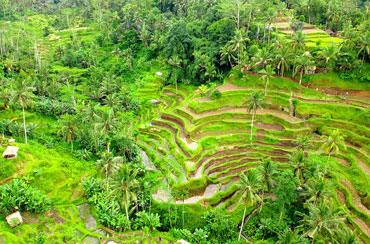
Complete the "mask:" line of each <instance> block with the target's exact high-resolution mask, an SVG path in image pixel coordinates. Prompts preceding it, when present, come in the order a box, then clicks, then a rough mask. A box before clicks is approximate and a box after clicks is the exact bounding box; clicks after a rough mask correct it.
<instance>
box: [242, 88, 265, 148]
mask: <svg viewBox="0 0 370 244" xmlns="http://www.w3.org/2000/svg"><path fill="white" fill-rule="evenodd" d="M245 103H246V104H247V106H248V113H250V112H251V111H252V122H251V139H250V140H251V142H252V136H253V122H254V116H255V115H256V112H257V109H259V108H262V106H263V104H264V95H263V93H262V92H261V91H253V92H252V96H251V97H250V98H249V99H248V100H247V101H246V102H245Z"/></svg>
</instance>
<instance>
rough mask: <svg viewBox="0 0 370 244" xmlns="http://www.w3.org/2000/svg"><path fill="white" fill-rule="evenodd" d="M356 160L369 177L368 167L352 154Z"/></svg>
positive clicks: (369, 170) (369, 169)
mask: <svg viewBox="0 0 370 244" xmlns="http://www.w3.org/2000/svg"><path fill="white" fill-rule="evenodd" d="M354 157H355V159H356V160H357V163H358V166H359V167H360V168H361V169H362V170H363V171H364V172H365V173H366V174H367V175H368V176H369V177H370V168H369V166H367V164H365V163H364V161H362V160H361V159H360V158H359V157H357V156H354Z"/></svg>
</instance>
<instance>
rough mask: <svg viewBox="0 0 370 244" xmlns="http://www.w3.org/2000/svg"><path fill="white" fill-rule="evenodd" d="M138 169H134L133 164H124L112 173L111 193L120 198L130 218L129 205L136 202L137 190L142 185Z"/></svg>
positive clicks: (127, 216)
mask: <svg viewBox="0 0 370 244" xmlns="http://www.w3.org/2000/svg"><path fill="white" fill-rule="evenodd" d="M137 174H138V171H137V169H133V168H132V166H131V164H128V163H126V164H123V165H121V166H120V167H119V169H118V170H117V172H116V173H114V174H113V175H112V179H111V184H110V189H111V193H110V195H111V196H113V197H115V198H118V199H119V201H120V204H121V207H122V208H124V209H125V213H126V218H127V220H129V207H130V204H131V202H136V199H137V194H136V190H137V189H138V188H139V187H140V184H139V181H138V180H137V179H136V176H137Z"/></svg>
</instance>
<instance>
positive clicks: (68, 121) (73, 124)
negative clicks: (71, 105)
mask: <svg viewBox="0 0 370 244" xmlns="http://www.w3.org/2000/svg"><path fill="white" fill-rule="evenodd" d="M60 123H61V124H62V127H61V128H60V130H59V133H60V134H61V135H63V136H64V138H65V139H66V141H67V143H71V152H73V141H74V139H75V136H76V135H77V129H78V122H77V120H76V118H75V117H74V116H73V115H70V114H65V115H64V116H63V117H62V119H61V120H60Z"/></svg>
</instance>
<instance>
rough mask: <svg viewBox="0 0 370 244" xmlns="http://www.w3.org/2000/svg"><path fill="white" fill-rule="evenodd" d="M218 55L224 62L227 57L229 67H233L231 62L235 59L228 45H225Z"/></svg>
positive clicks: (230, 46)
mask: <svg viewBox="0 0 370 244" xmlns="http://www.w3.org/2000/svg"><path fill="white" fill-rule="evenodd" d="M220 55H221V60H224V59H225V58H226V57H227V60H228V61H229V64H230V67H233V64H232V63H231V60H232V59H235V57H234V51H233V47H232V45H231V44H230V43H226V45H225V46H223V47H222V48H221V50H220Z"/></svg>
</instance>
